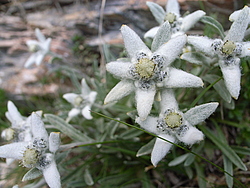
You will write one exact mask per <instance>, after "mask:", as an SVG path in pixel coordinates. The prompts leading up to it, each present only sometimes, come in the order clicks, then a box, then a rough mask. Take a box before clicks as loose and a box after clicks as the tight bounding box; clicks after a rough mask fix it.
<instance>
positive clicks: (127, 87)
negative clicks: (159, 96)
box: [104, 80, 135, 104]
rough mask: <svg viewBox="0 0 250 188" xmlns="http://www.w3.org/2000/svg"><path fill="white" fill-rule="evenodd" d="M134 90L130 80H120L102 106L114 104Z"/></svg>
mask: <svg viewBox="0 0 250 188" xmlns="http://www.w3.org/2000/svg"><path fill="white" fill-rule="evenodd" d="M134 90H135V86H134V83H133V82H132V81H131V80H122V81H120V82H119V83H118V84H116V86H115V87H114V88H113V89H112V90H111V91H110V92H109V93H108V94H107V96H106V98H105V99H104V104H108V103H110V102H115V101H118V100H120V99H121V98H123V97H125V96H127V95H129V94H130V93H132V92H133V91H134Z"/></svg>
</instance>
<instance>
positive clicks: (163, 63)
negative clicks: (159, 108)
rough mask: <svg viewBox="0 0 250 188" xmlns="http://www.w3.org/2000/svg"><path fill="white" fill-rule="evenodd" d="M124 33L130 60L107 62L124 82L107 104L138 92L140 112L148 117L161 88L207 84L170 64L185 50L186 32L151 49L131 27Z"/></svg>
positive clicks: (108, 98) (125, 27)
mask: <svg viewBox="0 0 250 188" xmlns="http://www.w3.org/2000/svg"><path fill="white" fill-rule="evenodd" d="M121 33H122V36H123V39H124V43H125V48H126V50H127V52H128V55H129V57H130V59H129V60H126V61H122V60H119V59H118V60H117V61H114V62H110V63H108V64H107V65H106V68H107V71H108V72H110V73H111V74H113V75H114V76H116V77H118V78H120V79H121V81H120V82H119V83H118V84H117V85H116V86H115V87H114V88H113V89H112V90H111V91H110V92H109V93H108V95H107V96H106V98H105V100H104V104H107V103H110V102H115V101H118V100H119V99H121V98H123V97H125V96H127V95H129V94H130V93H132V92H135V99H136V105H137V106H136V107H137V112H138V115H139V116H140V117H141V118H142V119H146V117H147V116H148V114H149V113H150V111H151V108H152V104H153V102H154V98H155V94H156V92H157V90H158V89H159V88H178V87H179V88H180V87H201V86H203V82H202V80H201V79H200V78H198V77H196V76H194V75H192V74H189V73H186V72H184V71H182V70H179V69H176V68H172V67H169V65H170V64H171V63H172V62H173V61H174V60H175V59H176V58H177V57H178V55H179V54H180V53H181V52H182V48H183V46H184V45H185V43H186V35H180V36H177V37H175V38H172V39H170V40H169V41H168V42H165V43H164V44H162V45H161V46H160V47H159V48H158V47H157V48H155V50H154V51H151V50H149V48H148V47H147V46H146V45H145V44H144V42H143V41H142V40H141V39H140V37H139V36H138V35H137V34H136V33H135V32H134V31H133V30H132V29H130V28H129V27H128V26H125V25H123V26H122V28H121ZM156 38H158V37H156ZM153 43H154V41H153Z"/></svg>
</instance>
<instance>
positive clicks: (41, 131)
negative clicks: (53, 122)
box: [31, 112, 49, 141]
mask: <svg viewBox="0 0 250 188" xmlns="http://www.w3.org/2000/svg"><path fill="white" fill-rule="evenodd" d="M31 131H32V134H33V136H34V138H37V139H43V140H45V141H48V137H49V136H48V133H47V131H46V129H45V127H44V123H43V121H42V119H41V116H39V115H38V114H37V113H35V112H32V114H31Z"/></svg>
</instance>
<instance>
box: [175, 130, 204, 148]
mask: <svg viewBox="0 0 250 188" xmlns="http://www.w3.org/2000/svg"><path fill="white" fill-rule="evenodd" d="M184 130H185V129H184ZM176 137H177V138H178V139H179V140H180V141H181V142H183V143H185V144H187V145H193V144H195V143H197V142H200V141H202V140H203V139H204V135H203V133H202V132H201V131H199V130H198V129H197V128H195V127H193V126H188V130H186V132H184V133H180V134H176Z"/></svg>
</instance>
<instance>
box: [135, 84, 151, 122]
mask: <svg viewBox="0 0 250 188" xmlns="http://www.w3.org/2000/svg"><path fill="white" fill-rule="evenodd" d="M155 94H156V88H155V87H154V86H152V88H150V89H148V90H142V89H140V88H137V89H136V91H135V100H136V106H137V112H138V115H139V117H140V118H141V119H142V120H145V119H146V118H147V116H148V114H149V113H150V111H151V108H152V105H153V102H154V97H155Z"/></svg>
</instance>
